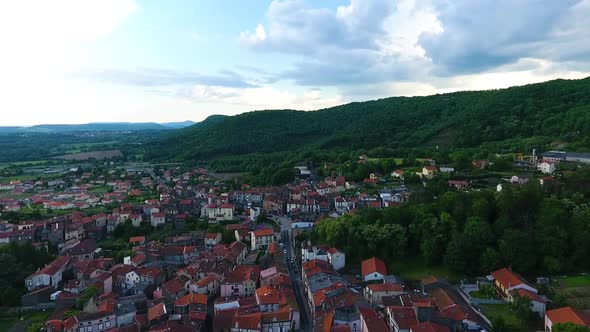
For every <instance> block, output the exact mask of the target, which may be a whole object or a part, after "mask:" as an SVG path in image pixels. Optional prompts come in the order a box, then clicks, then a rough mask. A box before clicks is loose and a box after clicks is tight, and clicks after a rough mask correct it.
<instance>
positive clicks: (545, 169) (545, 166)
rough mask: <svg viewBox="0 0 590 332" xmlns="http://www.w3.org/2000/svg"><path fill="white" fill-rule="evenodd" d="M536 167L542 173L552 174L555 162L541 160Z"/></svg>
mask: <svg viewBox="0 0 590 332" xmlns="http://www.w3.org/2000/svg"><path fill="white" fill-rule="evenodd" d="M537 169H538V170H539V171H541V173H543V174H553V173H554V172H555V162H554V161H543V162H542V163H540V164H538V165H537Z"/></svg>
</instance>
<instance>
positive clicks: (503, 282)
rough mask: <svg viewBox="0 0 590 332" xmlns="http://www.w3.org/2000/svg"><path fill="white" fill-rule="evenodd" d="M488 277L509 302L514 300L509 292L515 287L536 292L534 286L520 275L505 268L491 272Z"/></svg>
mask: <svg viewBox="0 0 590 332" xmlns="http://www.w3.org/2000/svg"><path fill="white" fill-rule="evenodd" d="M488 279H490V280H493V281H494V285H495V286H496V288H497V290H498V292H499V293H500V295H501V296H502V297H503V298H505V299H506V300H507V301H509V302H512V301H514V297H513V295H512V294H513V293H511V292H512V291H514V290H517V289H524V290H526V291H528V292H531V293H534V294H537V289H536V288H534V287H533V286H531V285H529V284H528V283H527V282H526V280H524V279H523V278H522V277H521V276H519V275H518V274H516V273H514V272H512V271H511V270H509V269H507V268H502V269H500V270H497V271H494V272H492V273H491V274H490V276H488Z"/></svg>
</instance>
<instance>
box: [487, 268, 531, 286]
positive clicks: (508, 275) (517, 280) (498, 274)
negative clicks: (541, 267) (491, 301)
mask: <svg viewBox="0 0 590 332" xmlns="http://www.w3.org/2000/svg"><path fill="white" fill-rule="evenodd" d="M491 275H492V277H494V279H496V281H497V282H498V283H500V285H502V286H503V287H504V288H505V289H509V288H512V287H514V286H518V285H522V284H526V282H525V281H524V280H523V279H522V278H521V277H520V276H519V275H517V274H515V273H513V272H512V271H510V270H508V269H507V268H502V269H499V270H498V271H494V272H492V273H491Z"/></svg>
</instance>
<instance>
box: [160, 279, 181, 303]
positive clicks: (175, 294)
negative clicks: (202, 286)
mask: <svg viewBox="0 0 590 332" xmlns="http://www.w3.org/2000/svg"><path fill="white" fill-rule="evenodd" d="M182 278H184V277H181V278H174V279H170V280H168V281H166V282H165V283H163V284H162V295H163V296H164V297H165V298H166V299H168V300H169V301H170V302H174V301H176V300H177V299H178V298H180V297H181V296H184V295H186V293H187V288H186V287H185V286H186V283H185V282H184V280H182Z"/></svg>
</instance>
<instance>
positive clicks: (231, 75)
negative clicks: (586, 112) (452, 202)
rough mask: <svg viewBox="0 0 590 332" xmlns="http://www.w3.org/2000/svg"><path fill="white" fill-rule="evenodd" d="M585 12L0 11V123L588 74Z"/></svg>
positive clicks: (37, 7)
mask: <svg viewBox="0 0 590 332" xmlns="http://www.w3.org/2000/svg"><path fill="white" fill-rule="evenodd" d="M588 31H590V0H559V1H555V0H528V1H525V0H478V1H473V0H448V1H447V0H274V1H266V0H247V1H241V0H239V1H236V0H192V1H189V0H52V1H47V0H4V1H1V2H0V42H1V43H2V47H1V48H0V125H1V126H8V125H33V124H42V123H43V124H47V123H88V122H120V121H129V122H152V121H153V122H172V121H184V120H193V121H202V120H204V119H205V118H206V117H207V116H209V115H212V114H226V115H234V114H239V113H243V112H248V111H253V110H264V109H300V110H315V109H321V108H326V107H331V106H336V105H340V104H344V103H348V102H352V101H363V100H370V99H377V98H384V97H390V96H415V95H428V94H435V93H445V92H452V91H460V90H482V89H497V88H503V87H508V86H514V85H522V84H527V83H534V82H542V81H546V80H550V79H556V78H568V79H575V78H583V77H587V76H590V33H589V32H588Z"/></svg>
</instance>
